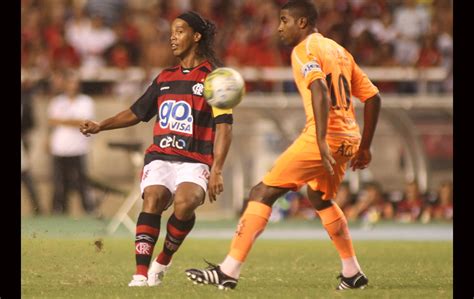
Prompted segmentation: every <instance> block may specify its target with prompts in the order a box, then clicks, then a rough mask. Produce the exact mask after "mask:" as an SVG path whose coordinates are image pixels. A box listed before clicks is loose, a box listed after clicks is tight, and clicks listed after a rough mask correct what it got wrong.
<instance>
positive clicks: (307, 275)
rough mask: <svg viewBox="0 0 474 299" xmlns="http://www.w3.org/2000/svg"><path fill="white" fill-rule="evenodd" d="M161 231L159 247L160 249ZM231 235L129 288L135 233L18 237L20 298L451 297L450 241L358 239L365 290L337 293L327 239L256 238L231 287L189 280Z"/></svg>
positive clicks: (186, 249) (185, 253)
mask: <svg viewBox="0 0 474 299" xmlns="http://www.w3.org/2000/svg"><path fill="white" fill-rule="evenodd" d="M163 238H164V237H163V234H161V236H160V240H159V241H158V244H157V246H156V247H155V254H154V255H155V256H156V253H157V252H158V251H159V250H161V247H162V244H163V243H162V242H163ZM229 244H230V242H229V240H198V239H192V238H190V239H188V240H186V241H185V242H184V243H183V245H182V246H181V249H180V251H178V252H177V253H176V254H175V257H174V260H173V266H172V268H171V269H170V271H169V272H168V273H167V275H166V277H165V279H164V281H163V284H162V285H160V286H158V287H155V288H150V287H146V288H129V287H127V284H128V282H129V281H130V279H131V277H132V274H133V271H134V268H135V258H134V247H133V237H129V238H123V237H120V238H113V237H109V238H103V239H99V238H97V237H85V238H81V239H73V238H58V237H42V236H40V235H35V234H28V235H23V236H22V245H21V257H22V259H21V293H22V298H158V297H159V298H215V297H217V296H219V298H269V297H272V298H452V296H453V294H452V290H453V279H452V277H453V270H452V269H453V255H452V250H453V248H452V242H451V241H430V242H414V241H355V242H354V245H355V248H356V252H357V255H358V259H359V262H360V263H361V265H362V266H363V269H364V272H365V273H366V274H367V276H368V278H369V287H368V288H367V289H365V290H350V291H344V292H338V291H335V290H334V288H335V287H336V285H337V283H338V280H336V276H337V274H338V271H339V270H340V262H339V258H338V255H337V253H336V250H335V249H334V247H333V245H332V243H331V242H330V240H329V239H328V240H326V241H323V240H319V241H313V240H291V241H283V240H258V241H257V242H256V243H255V245H254V248H253V250H252V252H251V253H250V255H249V257H248V260H247V263H246V265H245V266H244V269H243V272H242V276H241V278H240V280H239V284H238V286H237V288H236V289H235V290H231V291H220V290H218V289H217V288H216V287H211V286H200V285H193V284H192V283H191V282H190V281H189V280H187V278H186V275H185V274H184V270H185V269H187V268H190V267H204V266H205V263H204V262H203V260H202V259H203V258H206V259H207V260H209V261H212V262H216V263H218V262H221V261H222V259H223V258H224V256H225V254H226V253H227V250H228V247H229Z"/></svg>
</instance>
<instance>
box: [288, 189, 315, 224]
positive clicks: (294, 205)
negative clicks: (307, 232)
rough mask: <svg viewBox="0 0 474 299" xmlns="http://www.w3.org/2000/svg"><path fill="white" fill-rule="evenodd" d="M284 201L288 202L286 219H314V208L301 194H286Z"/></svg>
mask: <svg viewBox="0 0 474 299" xmlns="http://www.w3.org/2000/svg"><path fill="white" fill-rule="evenodd" d="M285 199H286V200H287V201H288V202H289V204H290V206H289V209H288V214H287V218H299V219H308V220H310V219H314V218H315V217H316V214H315V213H314V207H313V205H312V204H311V202H310V201H309V199H308V198H307V197H306V196H304V194H303V193H301V192H288V193H287V194H285Z"/></svg>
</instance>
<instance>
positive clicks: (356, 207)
mask: <svg viewBox="0 0 474 299" xmlns="http://www.w3.org/2000/svg"><path fill="white" fill-rule="evenodd" d="M393 216H394V211H393V206H392V205H391V203H389V202H388V201H387V200H386V199H385V198H384V194H383V191H382V188H381V186H380V184H378V183H368V184H366V186H365V187H364V188H363V189H362V190H361V191H360V192H359V194H358V196H357V199H356V201H355V203H354V204H353V205H352V206H351V207H349V208H348V209H347V219H350V220H356V219H362V220H364V221H368V222H370V223H375V222H377V221H378V220H380V219H388V220H390V219H392V218H393Z"/></svg>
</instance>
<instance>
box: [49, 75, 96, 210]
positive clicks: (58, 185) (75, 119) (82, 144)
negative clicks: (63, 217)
mask: <svg viewBox="0 0 474 299" xmlns="http://www.w3.org/2000/svg"><path fill="white" fill-rule="evenodd" d="M63 76H64V78H65V80H64V93H62V94H60V95H57V96H56V97H54V98H53V99H52V100H51V102H50V103H49V106H48V123H49V125H50V127H51V129H52V131H51V133H50V151H51V155H52V157H53V186H54V192H53V199H52V202H53V213H55V214H65V213H67V212H68V207H69V195H70V194H69V191H71V190H72V189H77V191H78V192H79V195H80V198H81V203H82V207H83V209H84V211H85V212H86V213H91V212H93V211H94V203H93V202H92V198H91V197H90V193H89V189H88V180H87V159H86V158H87V153H88V151H89V146H90V144H89V143H90V139H88V138H86V137H85V136H82V134H81V133H80V132H79V130H78V129H77V127H78V126H79V124H80V123H81V122H82V121H83V120H84V119H87V118H90V117H93V116H94V101H93V100H92V98H90V97H89V96H87V95H85V94H81V93H80V83H79V77H78V75H77V73H75V72H72V71H66V72H64V74H63Z"/></svg>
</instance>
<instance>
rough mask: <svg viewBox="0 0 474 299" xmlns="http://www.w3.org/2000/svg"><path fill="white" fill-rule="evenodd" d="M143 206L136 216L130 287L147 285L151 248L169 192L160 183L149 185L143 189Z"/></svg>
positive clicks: (156, 236) (158, 231)
mask: <svg viewBox="0 0 474 299" xmlns="http://www.w3.org/2000/svg"><path fill="white" fill-rule="evenodd" d="M143 197H144V200H143V208H142V212H141V213H140V215H139V216H138V220H137V227H136V234H135V260H136V265H137V267H136V270H135V274H134V275H133V278H132V281H131V282H130V283H129V284H128V286H130V287H144V286H148V267H149V265H150V261H151V258H152V255H153V249H154V247H155V244H156V242H157V240H158V236H159V234H160V226H161V213H162V212H163V210H164V209H165V208H166V206H167V205H168V203H169V202H170V199H171V192H170V191H169V190H168V189H167V188H165V187H164V186H160V185H151V186H148V187H146V188H145V189H144V194H143Z"/></svg>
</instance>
